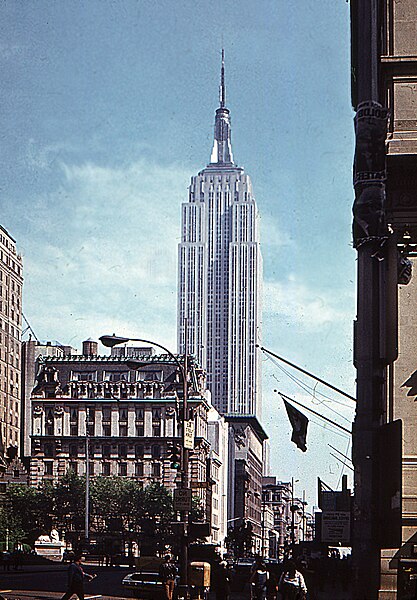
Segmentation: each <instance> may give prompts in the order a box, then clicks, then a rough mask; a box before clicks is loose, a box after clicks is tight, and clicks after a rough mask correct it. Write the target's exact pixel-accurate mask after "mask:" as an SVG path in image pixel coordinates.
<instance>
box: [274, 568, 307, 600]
mask: <svg viewBox="0 0 417 600" xmlns="http://www.w3.org/2000/svg"><path fill="white" fill-rule="evenodd" d="M278 589H279V591H280V592H281V595H282V599H283V600H303V599H304V598H305V596H306V593H307V586H306V584H305V581H304V577H303V576H302V574H301V573H300V571H297V569H296V567H295V563H294V561H292V560H290V561H288V563H287V564H286V566H285V568H284V571H283V572H282V574H281V577H280V579H279V585H278Z"/></svg>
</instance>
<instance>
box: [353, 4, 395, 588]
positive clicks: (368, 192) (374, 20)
mask: <svg viewBox="0 0 417 600" xmlns="http://www.w3.org/2000/svg"><path fill="white" fill-rule="evenodd" d="M380 4H381V3H380V2H379V0H366V1H365V0H364V1H362V2H357V3H355V4H353V5H352V17H353V18H354V22H355V27H356V28H355V30H354V32H355V35H354V37H353V38H352V51H353V52H352V55H353V56H356V57H357V58H356V65H354V69H356V70H355V72H354V76H355V82H356V85H355V88H354V89H355V90H356V98H355V100H354V103H355V105H356V106H355V110H356V116H355V134H356V151H355V164H354V184H355V203H354V208H353V213H354V224H353V237H354V245H355V247H356V249H357V253H358V261H357V264H358V267H357V270H358V283H357V320H356V323H355V342H354V364H355V367H356V370H357V404H356V415H355V421H354V426H353V430H352V431H353V438H352V439H353V447H352V450H353V452H352V456H353V464H354V468H355V493H354V511H353V514H354V528H353V544H352V547H353V551H352V558H353V565H354V585H353V587H354V590H353V597H354V598H361V599H363V600H376V599H377V598H378V591H379V585H380V548H379V543H378V534H379V532H378V527H377V522H378V515H377V511H378V471H379V460H380V459H379V455H378V444H377V441H378V440H377V432H378V429H379V427H380V425H381V424H382V422H383V414H384V410H385V403H386V364H387V356H386V354H385V343H386V340H385V338H384V324H385V314H384V311H385V297H386V288H385V285H386V284H385V279H386V272H387V271H386V269H387V263H388V260H387V255H386V252H387V246H388V243H387V241H388V237H389V232H388V228H387V226H386V223H385V177H386V175H385V139H386V111H385V109H384V108H383V107H382V106H381V104H380V103H379V102H380V97H379V81H378V59H379V53H380V47H379V44H380V40H381V32H380V30H379V26H380V25H379V24H380V22H381V15H380V14H378V13H379V10H380V8H379V6H380Z"/></svg>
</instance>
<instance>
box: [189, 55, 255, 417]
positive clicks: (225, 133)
mask: <svg viewBox="0 0 417 600" xmlns="http://www.w3.org/2000/svg"><path fill="white" fill-rule="evenodd" d="M230 134H231V126H230V112H229V110H228V108H226V87H225V76H224V52H222V66H221V81H220V106H219V108H218V109H217V110H216V116H215V125H214V144H213V150H212V153H211V159H210V163H209V164H208V165H207V167H206V168H205V169H203V170H202V171H200V172H199V173H198V175H196V176H195V177H192V179H191V185H190V187H189V197H188V202H185V203H184V204H183V206H182V229H181V242H180V244H179V261H178V262H179V285H178V346H179V351H180V352H184V350H185V331H184V323H185V321H186V320H187V324H188V348H187V350H188V352H190V353H191V354H193V355H195V356H196V357H197V359H198V360H199V362H200V364H201V366H202V367H203V368H204V369H206V370H207V374H208V387H209V389H210V390H211V395H212V402H213V405H214V406H215V408H216V409H217V410H218V411H219V412H221V413H223V414H238V415H256V416H258V417H259V416H260V409H261V406H260V404H261V389H260V356H259V350H257V348H256V344H257V343H260V341H261V340H260V335H261V285H262V258H261V252H260V246H259V216H258V210H257V206H256V202H255V199H254V197H253V194H252V184H251V181H250V179H249V176H248V175H247V174H246V173H245V171H244V169H243V168H242V167H239V166H237V165H236V164H235V162H234V159H233V154H232V146H231V135H230Z"/></svg>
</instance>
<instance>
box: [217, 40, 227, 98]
mask: <svg viewBox="0 0 417 600" xmlns="http://www.w3.org/2000/svg"><path fill="white" fill-rule="evenodd" d="M219 97H220V98H219V99H220V108H224V107H225V106H226V86H225V83H224V48H222V69H221V74H220V93H219Z"/></svg>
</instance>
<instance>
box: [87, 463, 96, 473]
mask: <svg viewBox="0 0 417 600" xmlns="http://www.w3.org/2000/svg"><path fill="white" fill-rule="evenodd" d="M88 468H89V470H90V475H94V473H95V464H94V463H93V462H90V463H89V465H88Z"/></svg>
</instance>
